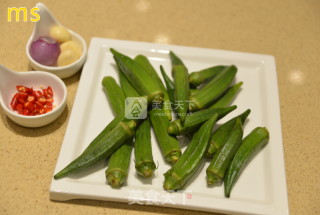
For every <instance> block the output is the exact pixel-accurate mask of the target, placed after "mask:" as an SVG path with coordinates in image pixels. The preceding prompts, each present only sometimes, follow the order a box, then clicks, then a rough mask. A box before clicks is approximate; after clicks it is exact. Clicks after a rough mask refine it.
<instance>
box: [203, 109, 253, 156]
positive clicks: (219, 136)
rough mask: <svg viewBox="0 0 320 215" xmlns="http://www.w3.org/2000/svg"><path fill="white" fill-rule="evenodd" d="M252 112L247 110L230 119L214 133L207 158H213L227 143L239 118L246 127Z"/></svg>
mask: <svg viewBox="0 0 320 215" xmlns="http://www.w3.org/2000/svg"><path fill="white" fill-rule="evenodd" d="M250 112H251V110H250V109H248V110H246V111H245V112H243V113H242V114H240V115H238V116H236V117H234V118H232V119H230V120H229V121H228V122H226V123H224V124H223V125H221V126H220V127H219V128H218V129H217V130H216V131H215V132H213V134H212V136H211V141H210V144H209V148H208V151H207V153H206V156H207V157H212V156H213V154H214V153H216V151H218V149H219V148H220V147H222V146H223V144H225V143H226V141H227V139H228V137H229V135H230V132H231V130H232V129H233V127H234V125H235V124H236V120H237V118H240V119H241V124H242V125H244V122H245V121H246V119H247V117H248V116H249V114H250Z"/></svg>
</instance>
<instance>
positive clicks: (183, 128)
mask: <svg viewBox="0 0 320 215" xmlns="http://www.w3.org/2000/svg"><path fill="white" fill-rule="evenodd" d="M236 108H237V106H236V105H234V106H231V107H228V108H215V109H206V110H202V111H198V112H195V113H191V114H190V115H189V116H187V117H186V120H185V123H184V125H182V124H181V122H180V119H177V120H174V121H172V122H171V123H170V125H169V127H168V133H169V134H175V135H178V136H180V135H183V134H187V133H189V132H194V131H197V130H198V129H199V127H200V126H201V125H202V124H203V123H205V122H206V121H207V120H208V119H210V118H211V117H212V116H213V115H214V114H216V113H217V114H218V118H217V120H219V119H222V118H223V117H225V116H226V115H227V114H229V113H230V112H232V111H234V110H235V109H236Z"/></svg>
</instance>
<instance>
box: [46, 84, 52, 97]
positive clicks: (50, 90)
mask: <svg viewBox="0 0 320 215" xmlns="http://www.w3.org/2000/svg"><path fill="white" fill-rule="evenodd" d="M47 92H48V94H50V95H51V96H52V97H53V91H52V89H51V87H50V86H48V88H47Z"/></svg>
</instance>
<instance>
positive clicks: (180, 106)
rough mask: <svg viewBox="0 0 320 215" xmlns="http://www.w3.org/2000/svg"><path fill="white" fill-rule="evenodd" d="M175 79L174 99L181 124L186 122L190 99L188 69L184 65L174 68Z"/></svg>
mask: <svg viewBox="0 0 320 215" xmlns="http://www.w3.org/2000/svg"><path fill="white" fill-rule="evenodd" d="M172 70H173V71H174V72H173V80H174V101H175V104H174V105H176V106H177V107H176V108H175V110H176V111H177V113H178V115H179V117H180V120H181V124H183V123H184V120H185V118H186V114H187V112H188V106H189V104H188V99H189V82H188V69H187V68H186V67H185V66H183V65H179V66H175V67H173V69H172Z"/></svg>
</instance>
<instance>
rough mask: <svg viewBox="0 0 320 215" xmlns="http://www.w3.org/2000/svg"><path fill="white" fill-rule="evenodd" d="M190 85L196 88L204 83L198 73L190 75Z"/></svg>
mask: <svg viewBox="0 0 320 215" xmlns="http://www.w3.org/2000/svg"><path fill="white" fill-rule="evenodd" d="M189 83H190V84H191V85H193V86H195V87H197V86H199V85H200V84H201V83H202V78H201V76H200V74H199V73H198V72H192V73H191V74H190V75H189Z"/></svg>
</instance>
